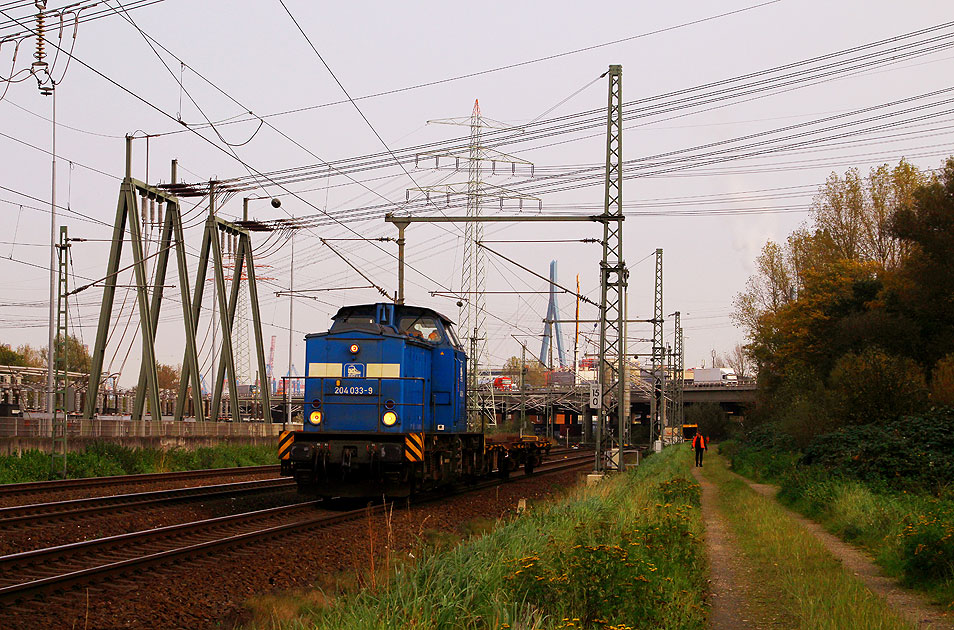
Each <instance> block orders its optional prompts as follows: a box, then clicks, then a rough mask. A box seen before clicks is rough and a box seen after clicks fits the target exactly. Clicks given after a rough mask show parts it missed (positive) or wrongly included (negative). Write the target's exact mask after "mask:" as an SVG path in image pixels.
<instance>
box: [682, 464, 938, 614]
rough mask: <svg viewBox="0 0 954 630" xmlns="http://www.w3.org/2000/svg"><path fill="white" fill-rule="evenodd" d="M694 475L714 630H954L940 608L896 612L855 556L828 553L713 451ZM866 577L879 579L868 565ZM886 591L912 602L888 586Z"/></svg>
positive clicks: (767, 492) (803, 525)
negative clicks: (699, 491)
mask: <svg viewBox="0 0 954 630" xmlns="http://www.w3.org/2000/svg"><path fill="white" fill-rule="evenodd" d="M693 473H694V474H695V475H696V477H697V478H698V479H700V482H701V483H702V486H703V493H702V514H703V520H704V522H705V527H706V539H707V546H708V548H709V553H710V563H711V567H712V568H711V572H712V582H711V587H712V589H713V597H712V606H713V607H712V614H711V616H710V627H711V628H713V630H721V629H722V628H797V629H799V630H855V629H860V628H865V629H866V630H868V629H870V630H875V629H878V630H911V629H913V628H925V629H928V628H929V629H930V630H954V629H952V626H951V625H950V622H949V621H946V620H944V618H943V617H941V616H938V615H936V614H935V615H933V616H932V615H930V614H929V613H930V611H932V610H933V611H934V612H935V613H936V612H937V610H938V609H936V608H933V609H932V608H931V607H930V606H928V605H926V606H920V607H913V608H910V607H900V606H898V605H896V602H899V601H901V600H896V599H893V598H890V599H889V598H887V597H885V595H884V593H885V592H886V591H885V590H883V589H877V588H874V587H873V586H870V585H868V584H867V582H866V581H865V579H864V578H865V572H863V571H860V570H859V567H861V566H863V565H862V564H860V563H858V562H857V558H856V556H857V555H858V553H857V552H855V551H854V550H853V549H851V548H848V549H843V548H838V549H833V550H830V549H829V548H828V546H827V544H826V541H824V540H823V539H822V537H820V536H818V528H817V527H816V528H809V527H808V526H807V525H808V524H810V521H808V522H807V519H804V518H802V517H799V516H797V515H794V514H792V513H791V512H789V511H788V510H786V509H784V508H783V507H782V506H780V505H779V504H778V502H777V501H776V500H775V498H774V494H773V492H772V490H771V488H766V487H764V486H760V485H758V484H749V482H748V481H747V480H744V479H743V478H741V477H739V476H738V475H736V474H735V473H732V472H730V471H729V470H728V469H727V467H726V463H725V460H724V459H723V458H722V457H720V456H718V455H717V454H715V453H713V452H712V451H710V452H709V453H708V455H707V456H706V462H705V468H703V469H694V470H693ZM707 486H708V488H709V492H708V493H707V492H706V488H707ZM752 486H754V487H752ZM861 560H862V561H863V558H861ZM869 564H870V563H869ZM870 571H873V572H874V573H875V574H877V569H875V568H874V567H873V566H871V567H870ZM720 574H721V575H720ZM727 581H728V582H730V583H731V584H732V586H734V588H731V589H729V587H728V586H727V585H726V582H727ZM884 588H892V589H895V590H897V591H899V592H900V593H901V594H904V595H909V594H907V593H904V592H902V591H900V589H899V588H898V587H896V586H893V585H890V584H886V585H884ZM720 608H721V609H722V610H721V611H720ZM730 615H736V617H735V618H734V619H733V618H731V617H730ZM720 624H723V625H720Z"/></svg>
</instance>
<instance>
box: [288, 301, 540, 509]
mask: <svg viewBox="0 0 954 630" xmlns="http://www.w3.org/2000/svg"><path fill="white" fill-rule="evenodd" d="M332 319H333V323H332V326H331V329H330V330H328V331H327V332H323V333H313V334H309V335H307V336H306V337H305V363H306V372H305V375H306V376H305V388H304V405H303V413H304V426H303V429H302V430H301V431H293V432H287V433H283V434H282V436H281V438H280V441H279V454H280V460H281V474H282V475H284V476H291V477H294V478H295V481H296V482H297V484H298V487H299V489H300V490H301V491H303V492H307V493H312V494H317V495H322V496H381V495H382V494H387V495H390V496H407V495H409V494H411V493H412V492H414V491H415V490H426V489H430V488H434V487H439V486H443V485H450V484H455V483H459V482H462V481H468V480H473V479H475V478H478V477H481V476H484V475H487V474H490V473H491V472H497V473H499V474H501V475H506V474H508V473H509V472H510V471H511V470H514V469H515V468H517V467H518V466H520V465H522V466H524V468H525V469H526V470H527V472H528V473H529V472H532V470H533V467H534V466H535V465H536V464H537V463H539V461H540V460H541V459H542V457H543V456H544V454H545V453H546V452H547V451H548V448H549V446H548V445H547V444H546V443H542V442H540V441H538V440H536V439H535V438H529V439H523V438H517V439H514V438H503V439H499V438H495V439H485V436H484V435H483V433H481V432H474V431H468V427H467V415H466V410H467V400H466V398H467V389H466V380H467V356H466V354H465V353H464V350H463V348H462V347H461V344H460V341H459V340H458V339H457V336H456V334H455V333H454V325H453V322H451V320H449V319H448V318H447V317H444V316H443V315H441V314H440V313H437V312H436V311H433V310H431V309H428V308H422V307H418V306H405V305H399V304H388V303H378V304H365V305H359V306H346V307H343V308H342V309H340V310H339V311H338V313H337V314H336V315H335V316H334V317H333V318H332Z"/></svg>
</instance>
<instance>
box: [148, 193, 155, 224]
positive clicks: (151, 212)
mask: <svg viewBox="0 0 954 630" xmlns="http://www.w3.org/2000/svg"><path fill="white" fill-rule="evenodd" d="M149 222H150V223H155V222H156V200H155V199H153V198H152V197H150V198H149Z"/></svg>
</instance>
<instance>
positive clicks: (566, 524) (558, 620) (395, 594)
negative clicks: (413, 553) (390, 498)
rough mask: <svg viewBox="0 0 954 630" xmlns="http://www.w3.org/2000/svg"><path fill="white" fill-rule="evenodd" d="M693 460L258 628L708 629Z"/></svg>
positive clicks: (682, 453) (575, 494)
mask: <svg viewBox="0 0 954 630" xmlns="http://www.w3.org/2000/svg"><path fill="white" fill-rule="evenodd" d="M688 463H689V451H688V449H686V448H671V449H666V451H665V452H664V453H663V454H660V455H655V456H653V457H650V458H648V459H647V460H646V461H645V462H644V463H643V465H642V466H640V467H639V469H637V470H635V471H631V472H629V473H627V474H625V475H619V476H615V477H608V478H606V479H605V480H604V481H603V482H602V483H600V484H599V485H597V486H594V487H590V488H579V489H576V490H574V491H572V492H571V493H570V494H569V495H568V496H567V498H565V499H563V500H561V501H557V502H554V503H552V504H549V505H546V506H543V507H540V508H535V509H532V510H530V511H529V512H528V513H526V514H524V515H523V516H521V517H519V518H516V519H514V520H511V521H508V522H506V523H503V524H501V526H500V527H498V528H496V529H494V530H493V531H491V532H489V533H487V534H485V535H483V536H480V537H478V538H475V539H472V540H471V541H469V542H465V543H464V544H462V545H460V546H457V547H455V548H453V549H449V550H445V551H442V552H436V553H426V552H425V553H424V554H423V555H422V556H421V557H420V558H419V560H418V561H417V562H416V563H415V564H413V565H408V564H405V565H403V566H399V567H398V568H397V569H396V570H395V573H394V575H393V577H392V578H391V579H390V580H387V581H385V583H384V584H383V585H381V586H379V587H378V588H376V589H366V590H363V591H359V592H354V593H351V594H344V595H338V596H337V597H335V596H334V595H330V596H328V597H324V598H322V597H311V598H303V599H302V600H300V601H302V607H301V608H300V609H299V611H298V613H297V618H296V619H293V620H281V619H278V618H277V617H276V618H273V619H271V620H268V621H265V622H259V623H258V625H257V626H256V627H267V628H296V629H297V628H316V629H321V628H349V629H356V630H357V629H377V628H473V629H493V630H499V629H504V628H508V629H512V628H526V629H529V628H538V629H541V630H542V629H548V628H550V629H555V628H561V629H566V628H599V629H607V630H608V629H611V628H615V629H626V628H635V627H639V628H667V629H670V630H701V629H702V628H703V627H704V626H705V610H704V608H703V594H704V592H705V576H706V566H705V553H704V549H703V548H702V545H701V542H700V535H701V531H702V525H701V519H700V514H699V509H698V505H699V496H700V494H699V486H698V484H697V483H695V481H693V480H691V478H690V477H689V475H688V474H687V473H688ZM305 599H307V600H308V601H309V602H311V603H306V602H304V600H305ZM329 600H331V601H329Z"/></svg>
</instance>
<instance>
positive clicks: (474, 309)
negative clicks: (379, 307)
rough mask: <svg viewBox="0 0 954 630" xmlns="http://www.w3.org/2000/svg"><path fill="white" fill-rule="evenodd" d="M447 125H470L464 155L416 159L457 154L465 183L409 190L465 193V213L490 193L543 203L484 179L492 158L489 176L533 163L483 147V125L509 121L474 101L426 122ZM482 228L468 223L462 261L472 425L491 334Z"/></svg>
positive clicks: (477, 211) (475, 210) (473, 212)
mask: <svg viewBox="0 0 954 630" xmlns="http://www.w3.org/2000/svg"><path fill="white" fill-rule="evenodd" d="M428 122H431V123H436V124H443V125H467V126H469V127H470V141H469V143H468V147H467V153H466V155H459V154H454V153H446V152H444V153H440V152H429V153H425V154H421V155H418V156H417V158H416V160H415V162H419V161H420V159H421V157H424V158H425V159H429V158H431V157H433V158H434V163H435V166H439V165H440V159H441V158H442V157H444V158H453V159H454V160H455V165H456V168H459V167H460V161H461V160H462V159H464V160H466V161H467V182H466V183H457V184H444V185H439V186H428V187H419V188H412V189H409V190H408V194H410V191H412V190H414V191H418V192H423V193H424V194H425V195H427V196H428V199H430V195H431V194H432V193H433V194H435V195H444V196H445V197H446V199H447V205H448V206H450V204H451V203H452V200H453V198H454V197H455V196H456V197H459V196H462V195H466V202H467V217H468V218H473V217H478V216H480V215H481V208H482V206H483V204H484V201H485V200H486V199H489V198H494V199H499V201H500V205H501V208H502V207H503V203H504V200H505V199H516V200H518V201H519V203H520V207H521V208H522V207H523V202H524V201H526V200H533V201H536V202H538V203H540V200H539V198H537V197H531V196H529V195H522V194H520V193H518V192H515V191H512V190H507V189H505V188H502V187H500V186H490V185H489V184H485V183H484V181H483V168H484V166H483V164H484V163H485V162H491V172H490V174H491V175H495V174H496V167H497V162H501V163H509V164H510V165H511V172H515V171H516V166H517V165H518V164H523V165H529V166H531V167H532V164H530V162H527V161H526V160H522V159H520V158H516V157H514V156H511V155H507V154H505V153H501V152H499V151H496V150H493V149H490V148H488V147H484V146H483V145H482V144H481V136H482V133H483V129H484V127H493V128H497V129H513V127H512V126H511V125H505V124H504V123H500V122H497V121H494V120H490V119H488V118H484V117H483V116H481V114H480V102H479V101H478V100H476V99H475V100H474V109H473V111H472V112H471V115H470V117H469V118H463V119H462V118H447V119H442V120H431V121H428ZM483 235H484V227H483V224H482V223H479V222H468V223H466V224H465V228H464V257H463V260H462V263H461V292H462V294H463V295H466V296H467V299H466V300H462V303H463V305H462V306H461V310H460V318H459V320H460V328H459V330H461V331H463V332H464V335H465V336H466V337H467V338H468V339H469V340H470V344H469V345H470V356H469V357H468V360H469V365H468V371H467V390H468V392H472V393H473V395H471V396H468V397H467V400H468V405H467V407H468V409H467V419H468V423H469V424H470V426H471V427H476V426H477V425H478V423H479V415H480V408H479V406H478V405H479V400H478V399H479V396H478V395H477V394H478V385H477V382H478V381H477V375H478V372H479V369H480V367H481V366H482V365H483V364H484V357H485V355H486V354H487V335H486V332H485V329H486V327H485V325H484V324H485V321H486V317H487V315H486V302H485V299H484V287H485V286H486V261H485V257H484V252H483V250H482V249H481V248H480V247H478V245H477V244H478V243H479V242H480V241H482V240H483Z"/></svg>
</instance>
